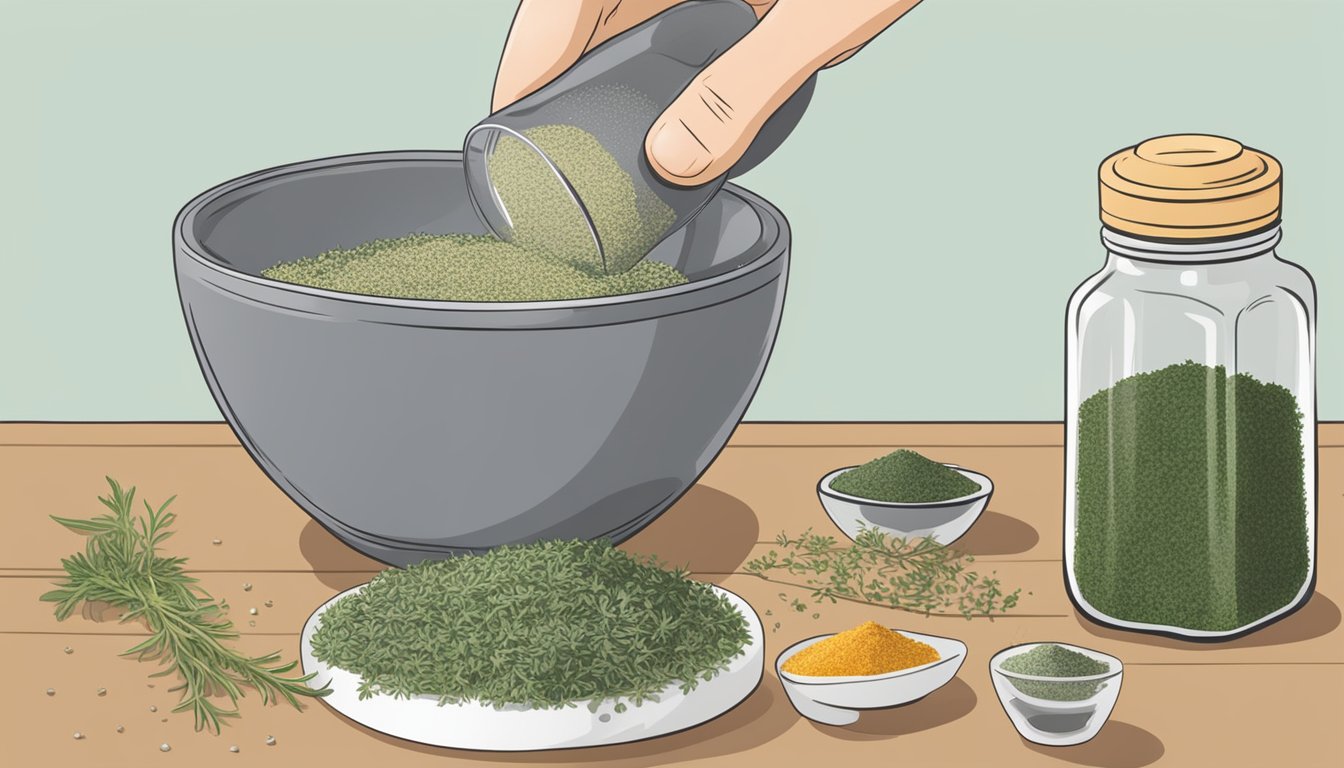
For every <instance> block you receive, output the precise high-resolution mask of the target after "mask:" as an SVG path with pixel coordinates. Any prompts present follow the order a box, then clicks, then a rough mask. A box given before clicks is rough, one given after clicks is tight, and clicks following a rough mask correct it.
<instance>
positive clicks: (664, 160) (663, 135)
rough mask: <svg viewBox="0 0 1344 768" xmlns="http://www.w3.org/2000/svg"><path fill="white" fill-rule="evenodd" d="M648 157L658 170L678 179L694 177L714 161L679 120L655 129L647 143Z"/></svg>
mask: <svg viewBox="0 0 1344 768" xmlns="http://www.w3.org/2000/svg"><path fill="white" fill-rule="evenodd" d="M649 157H650V159H651V160H653V162H654V164H655V165H657V166H658V167H659V168H660V169H662V170H663V171H666V172H667V173H668V174H670V175H672V176H677V177H680V178H689V177H691V176H695V175H696V174H698V173H700V172H701V171H703V170H705V169H706V168H708V167H709V163H710V161H712V160H713V159H714V158H712V157H710V154H709V150H707V149H705V147H704V145H703V144H701V143H700V141H699V140H698V139H696V138H695V136H693V135H692V134H691V132H690V130H688V129H687V128H686V126H685V125H684V124H683V123H682V122H681V121H680V120H672V121H670V122H667V123H663V125H662V126H660V127H659V128H658V129H657V133H655V134H654V135H653V140H652V141H650V142H649Z"/></svg>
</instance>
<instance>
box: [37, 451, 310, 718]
mask: <svg viewBox="0 0 1344 768" xmlns="http://www.w3.org/2000/svg"><path fill="white" fill-rule="evenodd" d="M107 482H108V485H109V486H111V488H112V494H111V496H107V497H103V496H100V497H99V498H98V500H99V501H101V502H102V503H103V506H105V507H107V508H108V509H109V510H111V514H104V515H99V516H97V517H94V518H92V519H89V520H72V519H68V518H63V517H54V516H53V518H52V519H53V520H55V521H56V522H58V523H60V524H61V525H63V526H65V527H66V528H69V529H70V530H72V531H74V532H76V533H81V534H85V535H87V537H88V540H87V542H86V544H85V547H84V551H83V552H78V553H75V554H74V555H71V556H70V557H67V558H64V559H63V560H61V565H62V566H64V568H65V573H66V578H65V579H64V581H62V582H61V583H60V584H58V585H57V586H58V587H59V589H55V590H52V591H50V592H47V593H46V594H44V595H42V598H41V599H42V600H45V601H47V602H53V603H56V618H57V619H58V620H62V621H64V620H65V619H66V618H67V617H69V616H70V614H72V613H74V612H75V611H76V610H77V609H79V608H80V607H81V606H82V605H84V604H85V603H106V604H108V605H111V606H113V607H116V608H120V609H123V610H124V611H125V613H124V614H123V615H122V617H121V621H122V623H126V622H132V621H140V622H143V623H144V624H145V626H146V627H148V628H149V631H150V636H149V637H148V638H146V639H145V640H144V642H141V643H139V644H137V645H136V646H135V647H134V648H131V649H130V650H128V651H126V652H125V654H124V655H128V656H130V655H134V656H137V657H138V658H139V659H141V660H157V661H158V662H159V663H160V664H161V665H162V666H164V667H165V669H163V670H161V671H159V672H156V673H155V674H154V675H152V676H153V677H163V676H167V675H172V674H176V675H178V676H179V677H180V678H181V683H180V684H179V685H177V686H176V687H174V688H171V689H169V690H172V691H181V692H182V697H181V702H180V703H179V704H178V705H177V706H176V707H175V708H174V709H173V711H174V712H185V711H187V710H190V711H191V712H192V713H194V715H195V717H196V730H198V731H199V730H201V729H203V728H206V727H208V728H209V729H210V730H212V731H215V732H218V731H219V722H220V720H221V719H223V718H230V717H237V716H238V699H239V697H241V696H243V689H244V688H245V687H250V688H253V689H255V690H256V691H258V692H259V693H261V699H262V702H263V703H270V702H271V701H272V700H279V699H282V698H283V699H284V700H286V701H288V702H289V703H290V704H292V705H294V707H295V708H296V709H302V707H301V706H300V705H299V700H298V697H299V696H324V695H326V694H327V693H330V691H328V690H326V689H323V690H320V691H318V690H314V689H312V688H310V687H308V686H307V685H305V683H306V682H307V681H308V680H309V679H311V678H312V675H307V676H305V677H285V676H284V675H285V674H286V673H288V672H289V671H290V670H292V669H294V667H295V666H296V664H297V662H292V661H291V662H289V663H288V664H285V663H282V662H281V661H280V654H279V653H271V654H267V655H265V656H258V657H250V656H247V655H244V654H242V653H239V652H238V651H236V650H234V649H232V648H230V647H228V646H227V645H225V643H226V642H227V641H230V640H234V639H236V638H237V637H238V633H237V632H235V631H234V630H233V623H232V622H230V621H229V620H228V619H225V618H223V615H224V611H225V606H223V605H222V604H220V603H218V602H215V601H214V600H213V599H212V598H211V597H210V595H208V594H206V592H205V591H204V590H202V589H201V588H200V587H199V586H197V585H196V584H197V582H196V579H194V578H192V577H191V576H188V575H187V573H186V571H185V570H183V565H184V564H185V563H186V562H187V560H186V558H184V557H165V556H163V555H161V554H159V551H158V547H159V545H160V544H162V543H163V541H164V540H165V539H167V538H168V537H170V536H172V535H173V533H172V531H169V530H168V527H169V526H170V525H172V524H173V521H174V520H176V519H177V515H176V514H175V513H173V512H169V511H168V505H169V504H171V503H172V501H173V499H172V498H170V499H168V501H165V502H164V503H163V504H162V505H160V506H159V507H158V508H157V509H156V508H154V507H152V506H150V504H149V502H144V505H145V514H144V515H143V516H135V515H132V510H133V509H134V505H135V488H131V489H130V490H129V491H123V490H122V487H121V485H120V484H118V483H117V481H115V480H113V479H112V478H110V477H109V478H107ZM221 696H226V697H228V699H229V701H230V703H231V704H232V707H231V708H226V707H224V706H223V705H221V704H220V703H219V702H218V701H217V700H216V699H217V698H218V697H221Z"/></svg>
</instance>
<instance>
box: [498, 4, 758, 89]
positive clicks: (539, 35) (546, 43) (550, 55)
mask: <svg viewBox="0 0 1344 768" xmlns="http://www.w3.org/2000/svg"><path fill="white" fill-rule="evenodd" d="M756 1H757V2H762V0H756ZM765 1H766V2H771V3H773V2H774V0H765ZM678 2H680V0H606V2H602V1H601V0H523V1H522V2H521V3H520V4H519V5H518V12H517V13H516V14H514V17H513V25H512V26H511V27H510V28H509V39H508V42H506V43H505V44H504V54H503V55H502V56H501V57H500V60H499V73H498V74H497V75H496V76H495V93H494V99H493V104H492V105H491V111H492V112H495V111H498V110H500V109H503V108H504V107H506V106H508V105H510V104H512V103H513V102H515V101H517V100H518V99H521V98H523V97H524V96H526V95H528V94H529V93H532V92H533V91H535V90H537V89H538V88H540V87H541V86H543V85H545V84H547V83H549V82H550V81H552V80H554V79H555V78H556V77H558V76H559V75H560V74H561V73H562V72H564V71H565V70H567V69H569V68H570V67H571V66H573V64H574V62H576V61H578V60H579V57H581V56H583V54H585V53H587V52H588V51H590V50H592V49H593V48H596V47H597V46H599V45H601V44H602V43H604V42H606V41H607V40H609V39H611V38H612V37H615V36H616V35H619V34H620V33H622V32H624V31H625V30H627V29H629V28H631V27H633V26H636V25H638V24H641V23H643V22H645V21H648V20H649V19H651V18H653V17H654V16H657V15H658V14H660V13H662V12H663V11H665V10H667V9H668V8H671V7H672V6H674V5H676V4H677V3H678Z"/></svg>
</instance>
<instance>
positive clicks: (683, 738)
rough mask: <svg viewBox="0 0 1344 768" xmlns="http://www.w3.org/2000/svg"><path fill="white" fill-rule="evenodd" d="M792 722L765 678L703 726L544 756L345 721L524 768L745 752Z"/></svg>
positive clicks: (775, 686)
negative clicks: (440, 741) (438, 741)
mask: <svg viewBox="0 0 1344 768" xmlns="http://www.w3.org/2000/svg"><path fill="white" fill-rule="evenodd" d="M797 719H798V715H797V713H795V712H794V711H793V708H792V707H790V706H789V703H788V701H787V697H785V695H784V691H783V690H781V689H780V687H779V681H778V680H776V679H774V678H773V677H771V676H769V675H767V676H766V677H765V679H763V680H762V681H761V685H760V687H758V688H757V689H756V692H755V693H753V694H752V695H750V696H748V697H747V698H746V699H745V700H744V701H743V702H742V703H741V704H738V705H737V706H736V707H734V708H732V709H730V710H728V711H727V712H725V713H723V714H722V715H720V716H718V717H717V718H715V719H713V720H711V721H709V722H707V723H705V724H703V725H700V726H698V727H695V728H689V729H687V730H684V731H679V732H677V733H673V734H669V735H667V736H659V737H657V738H652V739H645V740H644V741H634V742H629V743H627V744H613V745H611V746H607V747H581V748H578V749H558V750H550V751H544V752H480V751H473V750H465V749H448V748H445V747H432V746H428V745H426V744H418V743H416V742H411V741H403V740H401V739H397V738H394V737H392V736H388V735H387V734H384V733H381V732H379V731H375V730H373V729H371V728H366V727H364V726H362V725H359V724H358V723H355V722H354V721H352V720H348V719H347V720H346V722H348V723H350V724H351V725H353V726H354V727H355V728H358V729H359V730H360V731H363V732H364V733H366V734H368V735H369V736H371V737H372V738H375V739H378V740H379V741H381V742H383V743H385V744H387V745H389V746H392V747H397V748H399V749H406V750H411V751H415V752H420V753H423V754H426V755H441V756H443V757H458V758H462V759H464V760H479V761H481V762H488V763H518V764H524V765H549V764H574V765H596V764H601V763H606V762H612V761H620V762H621V764H622V765H628V766H637V767H639V768H643V767H644V766H656V765H667V764H669V763H681V762H687V761H691V760H703V759H705V758H710V757H720V756H723V755H732V754H737V753H739V752H745V751H747V750H749V749H752V748H754V747H758V746H760V745H762V744H765V743H767V742H769V741H771V740H773V739H775V738H777V737H778V736H779V735H780V734H782V733H784V732H785V731H787V730H788V729H789V727H790V726H791V725H793V723H794V722H795V721H797Z"/></svg>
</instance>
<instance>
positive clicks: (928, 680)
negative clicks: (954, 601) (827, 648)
mask: <svg viewBox="0 0 1344 768" xmlns="http://www.w3.org/2000/svg"><path fill="white" fill-rule="evenodd" d="M893 631H896V632H900V633H901V634H902V635H905V636H906V637H908V638H910V639H911V640H918V641H920V642H921V643H927V644H929V645H931V646H933V649H934V650H935V651H937V652H938V656H939V659H938V661H934V662H930V663H928V664H921V665H920V666H918V667H911V668H909V669H902V670H900V671H897V672H888V673H886V674H885V675H856V676H848V677H839V676H827V677H821V676H813V675H793V674H789V673H788V672H785V671H784V670H783V669H782V667H783V666H784V662H786V661H788V660H789V658H790V657H791V656H793V655H794V654H795V653H797V652H799V651H801V650H802V649H804V648H806V647H808V646H809V645H812V644H814V643H819V642H821V641H822V640H825V639H827V638H829V637H835V634H834V633H832V634H829V635H819V636H817V637H811V638H808V639H806V640H803V641H802V642H798V643H794V644H793V645H791V646H789V647H788V648H786V649H785V650H784V652H783V653H781V654H779V658H778V659H776V660H775V673H776V674H778V675H779V682H780V683H781V684H782V685H783V686H784V692H785V693H786V694H788V696H789V703H790V704H792V705H793V708H794V709H796V710H797V711H798V714H800V715H802V716H803V717H806V718H807V719H809V720H815V721H816V722H818V723H824V724H826V725H850V724H851V723H854V722H855V721H857V720H858V719H859V713H860V711H862V710H865V709H886V708H888V707H897V706H900V705H902V704H909V703H910V702H912V701H917V700H919V699H922V698H924V697H925V696H928V695H929V694H930V693H933V692H934V691H936V690H938V689H939V688H942V687H943V686H944V685H947V683H948V682H949V681H950V680H951V679H952V678H953V677H956V675H957V670H959V669H961V664H962V662H963V661H965V660H966V644H965V643H963V642H961V641H960V640H953V639H952V638H950V637H939V636H937V635H923V634H920V633H918V632H907V631H905V630H903V629H896V630H893Z"/></svg>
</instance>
